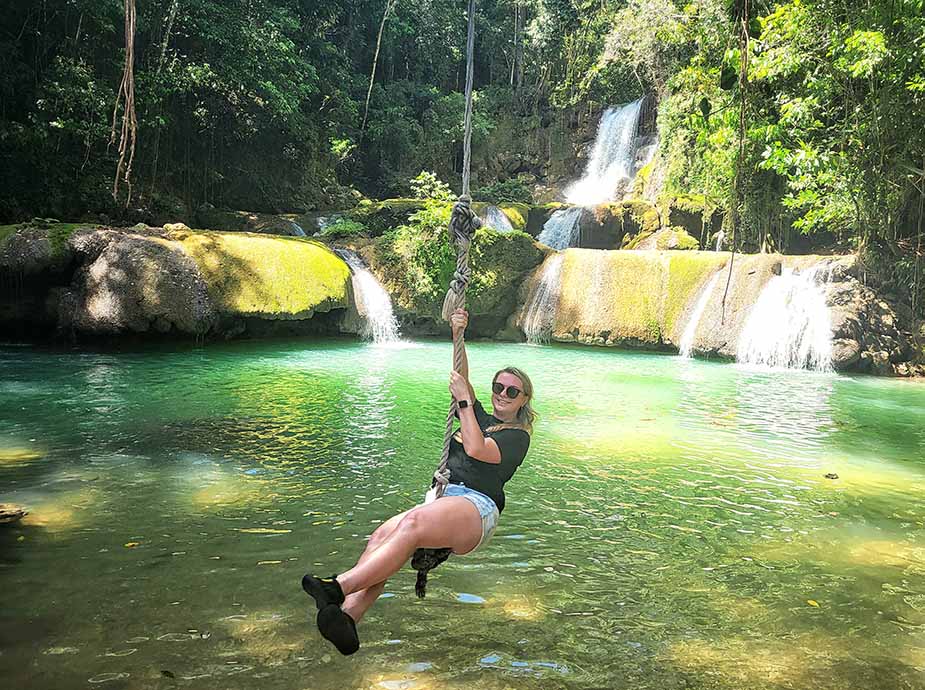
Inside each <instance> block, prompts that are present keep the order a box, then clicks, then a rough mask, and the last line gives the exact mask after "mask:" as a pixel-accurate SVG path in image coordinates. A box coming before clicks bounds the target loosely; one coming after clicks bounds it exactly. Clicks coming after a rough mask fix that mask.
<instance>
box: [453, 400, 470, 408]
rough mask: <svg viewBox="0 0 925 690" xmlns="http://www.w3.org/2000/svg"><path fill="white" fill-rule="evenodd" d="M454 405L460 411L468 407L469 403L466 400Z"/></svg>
mask: <svg viewBox="0 0 925 690" xmlns="http://www.w3.org/2000/svg"><path fill="white" fill-rule="evenodd" d="M456 405H457V406H458V407H459V409H461V410H462V409H465V408H467V407H469V401H468V400H460V401H459V402H457V403H456Z"/></svg>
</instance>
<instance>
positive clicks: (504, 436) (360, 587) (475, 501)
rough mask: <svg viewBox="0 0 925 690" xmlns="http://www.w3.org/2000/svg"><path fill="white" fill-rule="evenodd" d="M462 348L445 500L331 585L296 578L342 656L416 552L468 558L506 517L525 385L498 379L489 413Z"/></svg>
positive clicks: (511, 371)
mask: <svg viewBox="0 0 925 690" xmlns="http://www.w3.org/2000/svg"><path fill="white" fill-rule="evenodd" d="M468 321H469V317H468V314H467V313H466V312H465V311H464V310H463V309H456V310H455V311H454V312H453V314H452V316H451V318H450V323H451V326H452V329H453V335H454V339H455V338H458V337H460V336H461V335H462V334H463V333H464V332H465V329H466V326H467V325H468ZM462 347H463V350H462V366H461V367H460V370H459V371H453V372H452V373H451V374H450V393H451V394H452V396H453V398H454V399H455V400H456V403H457V406H458V416H459V422H460V427H461V428H460V430H459V431H457V432H456V433H455V434H454V436H453V439H452V440H451V442H450V455H449V461H448V464H447V467H448V468H449V470H450V478H449V482H450V483H449V485H448V486H447V487H446V490H445V492H444V494H443V496H442V497H440V498H438V499H437V500H434V501H432V502H429V503H425V504H424V505H419V506H417V507H415V508H412V509H411V510H408V511H405V512H404V513H401V514H399V515H396V516H394V517H392V518H391V519H389V520H388V521H386V522H384V523H382V524H381V525H379V527H378V528H377V529H376V531H375V532H373V534H372V536H371V537H370V538H369V542H368V543H367V545H366V550H365V551H364V552H363V554H362V555H361V556H360V559H359V560H358V561H357V563H356V565H354V566H353V567H352V568H351V569H350V570H348V571H346V572H344V573H341V574H340V575H335V576H334V577H331V578H319V577H315V576H313V575H311V574H307V575H305V577H303V578H302V588H303V589H304V590H305V591H306V592H307V593H308V594H309V595H310V596H311V597H313V598H314V600H315V603H316V604H317V606H318V614H317V624H318V630H319V631H320V632H321V634H322V635H323V636H324V637H325V638H326V639H327V640H329V641H330V642H332V643H334V645H335V646H336V647H337V649H338V651H340V652H341V654H353V653H354V652H355V651H356V650H357V649H359V646H360V641H359V638H358V636H357V630H356V623H358V622H359V621H360V619H362V617H363V614H365V613H366V611H367V609H369V607H370V606H372V605H373V603H374V602H375V601H376V599H378V598H379V595H380V594H382V591H383V589H384V588H385V582H386V580H387V579H388V578H389V577H391V576H392V575H393V574H395V573H396V572H398V570H399V569H400V568H401V567H402V566H403V565H404V564H405V563H407V562H408V559H410V558H411V556H412V554H413V553H414V552H415V550H416V549H419V548H445V547H449V548H451V549H452V551H453V553H456V554H467V553H472V552H473V551H475V550H476V549H478V548H479V547H480V546H482V545H483V544H485V543H486V542H487V541H488V539H489V538H490V537H491V535H492V533H493V532H494V531H495V527H496V526H497V524H498V516H499V515H500V513H501V511H502V510H504V484H505V483H506V482H507V481H508V480H509V479H510V478H511V477H512V476H513V475H514V472H515V471H516V470H517V468H518V467H519V466H520V464H521V463H522V462H523V460H524V457H525V456H526V454H527V448H528V447H529V446H530V433H531V432H532V428H533V421H534V419H535V418H536V413H535V412H534V411H533V409H532V407H531V405H530V403H531V401H532V399H533V384H532V383H531V382H530V379H529V378H528V377H527V375H526V374H525V373H524V372H522V371H520V370H519V369H515V368H514V367H507V368H505V369H502V370H501V371H499V372H498V373H496V374H495V376H494V378H493V379H492V382H491V387H492V395H491V404H492V408H493V412H494V413H493V414H488V413H487V412H486V411H485V409H484V408H483V407H482V404H481V403H480V402H479V401H478V400H477V399H476V397H475V392H474V391H473V389H472V385H471V384H470V383H469V363H468V360H467V358H466V354H465V346H462Z"/></svg>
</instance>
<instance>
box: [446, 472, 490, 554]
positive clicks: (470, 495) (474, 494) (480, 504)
mask: <svg viewBox="0 0 925 690" xmlns="http://www.w3.org/2000/svg"><path fill="white" fill-rule="evenodd" d="M443 495H444V496H462V497H463V498H465V499H466V500H468V501H469V502H470V503H472V505H474V506H475V507H476V508H477V509H478V511H479V516H481V518H482V538H481V539H479V543H478V544H476V545H475V547H474V548H473V549H472V551H467V552H466V553H475V551H477V550H478V549H479V547H481V546H482V545H483V544H485V543H487V542H488V540H489V539H491V535H492V534H494V533H495V528H496V527H497V526H498V517H499V515H500V513H499V512H498V506H496V505H495V502H494V501H493V500H491V498H489V497H488V496H486V495H485V494H483V493H481V492H479V491H476V490H475V489H470V488H469V487H468V486H466V485H465V484H447V487H446V490H445V491H444V492H443Z"/></svg>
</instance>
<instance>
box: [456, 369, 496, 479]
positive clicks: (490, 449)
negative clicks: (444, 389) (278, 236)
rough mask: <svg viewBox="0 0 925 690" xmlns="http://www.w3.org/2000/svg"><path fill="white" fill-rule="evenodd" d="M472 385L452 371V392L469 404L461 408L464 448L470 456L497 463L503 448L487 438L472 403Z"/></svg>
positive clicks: (457, 398) (460, 423)
mask: <svg viewBox="0 0 925 690" xmlns="http://www.w3.org/2000/svg"><path fill="white" fill-rule="evenodd" d="M471 390H472V386H470V385H469V382H468V381H466V380H465V379H464V378H463V377H462V375H461V374H459V373H457V372H455V371H454V372H451V373H450V393H451V394H452V396H453V397H454V398H455V399H456V401H457V402H458V401H461V400H465V401H466V402H468V403H469V404H468V405H467V406H466V407H461V408H459V426H460V429H461V431H462V440H463V449H464V450H465V451H466V455H468V456H469V457H471V458H473V459H475V460H480V461H482V462H487V463H491V464H492V465H497V464H498V463H500V462H501V450H500V449H499V448H498V444H497V443H495V441H494V439H490V438H485V435H484V434H483V433H482V430H481V428H479V422H478V420H477V419H476V418H475V410H474V409H473V406H472V403H473V402H474V401H475V397H474V396H472V395H470V391H471Z"/></svg>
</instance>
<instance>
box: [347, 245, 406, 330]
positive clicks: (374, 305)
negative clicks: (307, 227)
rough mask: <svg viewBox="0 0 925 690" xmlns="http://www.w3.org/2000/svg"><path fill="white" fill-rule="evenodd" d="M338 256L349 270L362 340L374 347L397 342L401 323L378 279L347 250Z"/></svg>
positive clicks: (358, 258)
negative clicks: (361, 327) (361, 328)
mask: <svg viewBox="0 0 925 690" xmlns="http://www.w3.org/2000/svg"><path fill="white" fill-rule="evenodd" d="M336 251H337V254H338V255H339V256H340V257H341V258H343V260H344V261H346V262H347V265H348V266H349V267H350V277H351V281H352V283H353V292H354V294H355V295H356V301H357V311H359V312H360V316H361V317H362V318H363V324H364V325H363V332H362V336H363V337H364V338H366V339H367V340H372V341H373V342H374V343H392V342H396V341H398V338H399V333H398V320H397V319H396V318H395V312H394V311H393V310H392V300H391V298H390V297H389V293H387V292H386V291H385V289H384V288H383V287H382V285H380V284H379V281H378V280H376V277H375V276H374V275H373V274H372V273H370V271H369V269H367V268H366V266H365V265H364V264H363V261H362V260H361V259H360V257H358V256H357V255H356V254H355V253H354V252H352V251H350V250H348V249H338V250H336Z"/></svg>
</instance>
